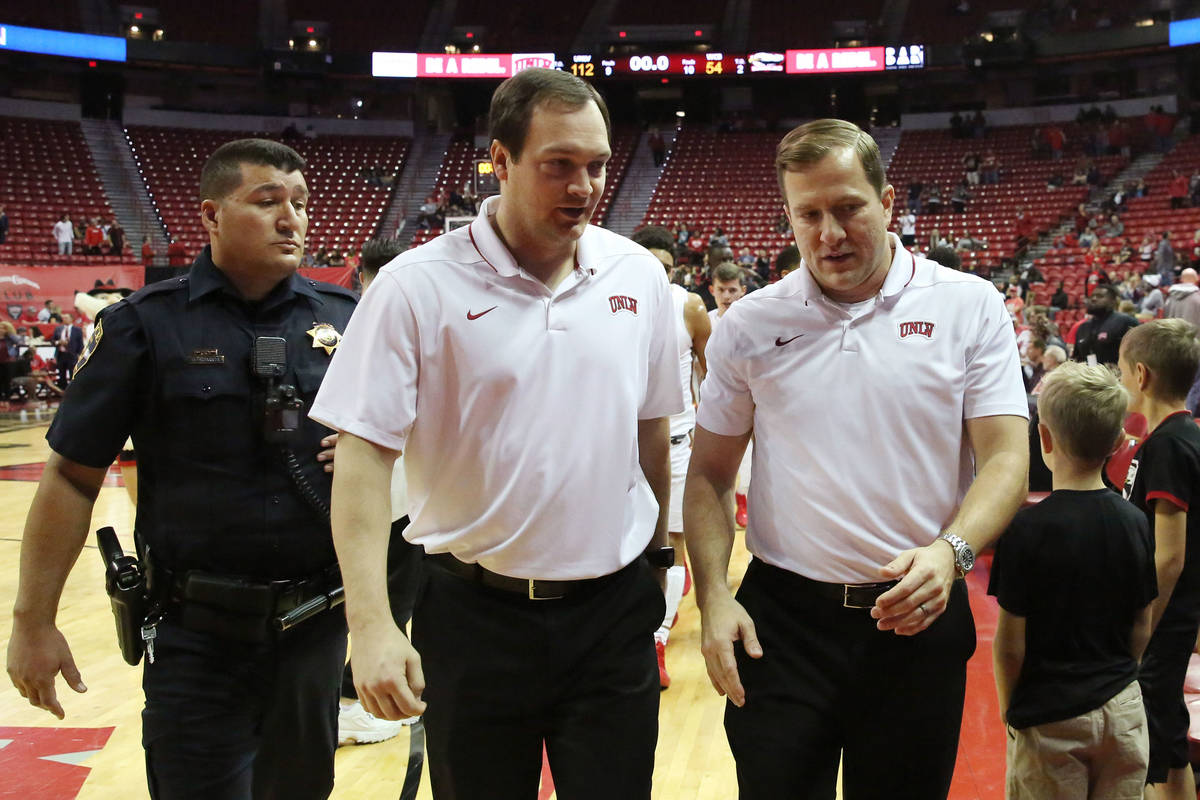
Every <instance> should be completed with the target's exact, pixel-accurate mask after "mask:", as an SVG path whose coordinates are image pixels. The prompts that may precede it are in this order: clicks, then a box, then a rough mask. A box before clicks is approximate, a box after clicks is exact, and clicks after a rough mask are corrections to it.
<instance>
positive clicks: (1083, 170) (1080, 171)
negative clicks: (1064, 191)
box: [1071, 158, 1088, 186]
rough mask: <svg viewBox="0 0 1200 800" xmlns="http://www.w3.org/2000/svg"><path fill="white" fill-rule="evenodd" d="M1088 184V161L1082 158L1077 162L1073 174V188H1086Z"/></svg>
mask: <svg viewBox="0 0 1200 800" xmlns="http://www.w3.org/2000/svg"><path fill="white" fill-rule="evenodd" d="M1087 182H1088V167H1087V159H1084V158H1080V159H1079V160H1078V161H1076V162H1075V172H1073V173H1072V174H1071V185H1072V186H1086V185H1087Z"/></svg>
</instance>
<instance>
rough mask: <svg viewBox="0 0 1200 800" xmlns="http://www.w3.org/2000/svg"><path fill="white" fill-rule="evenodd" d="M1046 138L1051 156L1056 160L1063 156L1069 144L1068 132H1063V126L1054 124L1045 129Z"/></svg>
mask: <svg viewBox="0 0 1200 800" xmlns="http://www.w3.org/2000/svg"><path fill="white" fill-rule="evenodd" d="M1043 135H1044V136H1045V139H1046V147H1047V148H1048V149H1049V150H1050V157H1051V158H1053V159H1054V160H1055V161H1057V160H1059V159H1061V158H1062V157H1063V148H1065V147H1066V145H1067V134H1066V133H1064V132H1063V129H1062V127H1061V126H1059V125H1057V124H1054V125H1051V126H1050V127H1049V128H1046V129H1045V131H1044V134H1043Z"/></svg>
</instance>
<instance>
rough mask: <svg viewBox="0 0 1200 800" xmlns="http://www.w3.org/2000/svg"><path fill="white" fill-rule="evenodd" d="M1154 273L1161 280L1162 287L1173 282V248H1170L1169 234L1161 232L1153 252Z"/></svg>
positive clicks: (1168, 232)
mask: <svg viewBox="0 0 1200 800" xmlns="http://www.w3.org/2000/svg"><path fill="white" fill-rule="evenodd" d="M1154 271H1155V272H1157V273H1158V275H1159V277H1160V278H1161V279H1162V284H1163V286H1170V285H1171V284H1172V283H1174V282H1175V248H1173V247H1171V232H1170V231H1163V235H1162V239H1160V240H1159V242H1158V249H1157V250H1155V251H1154Z"/></svg>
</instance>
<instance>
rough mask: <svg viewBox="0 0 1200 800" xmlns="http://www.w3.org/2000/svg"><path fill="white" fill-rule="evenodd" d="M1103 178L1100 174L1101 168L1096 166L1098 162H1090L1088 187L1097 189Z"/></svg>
mask: <svg viewBox="0 0 1200 800" xmlns="http://www.w3.org/2000/svg"><path fill="white" fill-rule="evenodd" d="M1102 177H1103V176H1101V174H1100V167H1098V166H1096V162H1095V161H1092V160H1090V159H1089V160H1088V164H1087V185H1088V186H1090V187H1092V189H1095V188H1096V187H1097V186H1099V185H1100V181H1101V179H1102Z"/></svg>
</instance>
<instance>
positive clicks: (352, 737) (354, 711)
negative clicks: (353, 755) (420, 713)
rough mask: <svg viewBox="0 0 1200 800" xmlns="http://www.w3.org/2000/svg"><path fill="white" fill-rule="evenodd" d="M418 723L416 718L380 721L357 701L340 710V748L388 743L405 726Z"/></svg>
mask: <svg viewBox="0 0 1200 800" xmlns="http://www.w3.org/2000/svg"><path fill="white" fill-rule="evenodd" d="M416 721H417V718H416V717H409V718H408V719H401V720H396V721H392V720H387V719H380V718H379V717H377V716H375V715H374V714H372V713H371V712H369V711H367V710H366V709H365V708H363V707H362V703H359V702H357V701H356V702H354V703H351V704H350V705H348V706H342V707H341V708H339V709H338V747H341V746H342V745H346V744H373V743H375V742H386V741H387V740H388V739H391V738H392V737H394V736H396V735H397V734H399V733H400V731H401V730H403V728H404V726H405V725H412V724H413V723H414V722H416Z"/></svg>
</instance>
